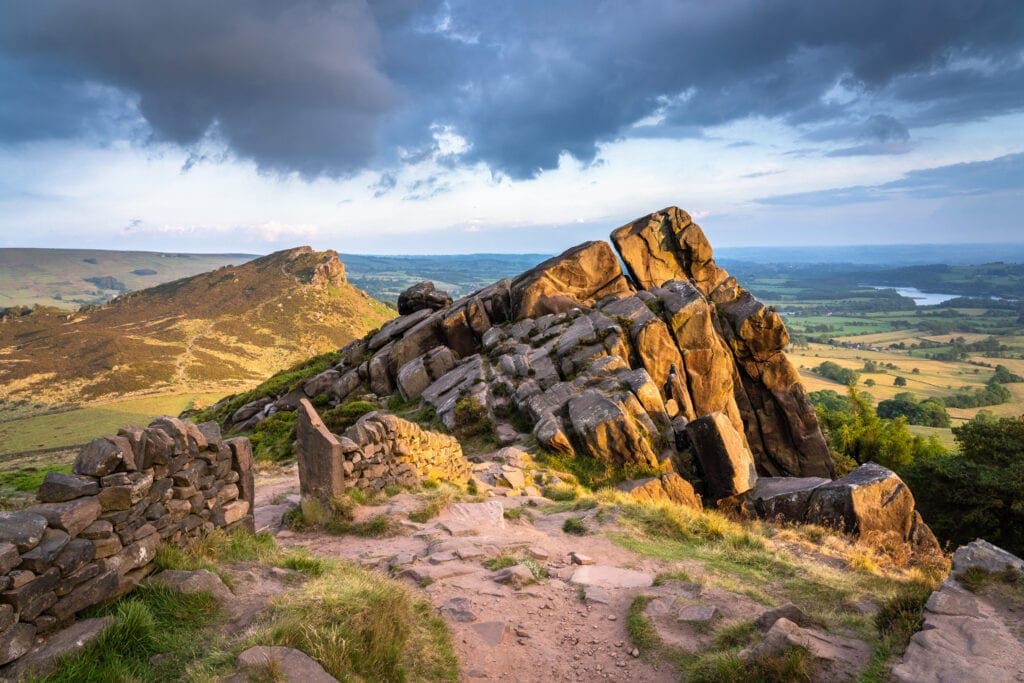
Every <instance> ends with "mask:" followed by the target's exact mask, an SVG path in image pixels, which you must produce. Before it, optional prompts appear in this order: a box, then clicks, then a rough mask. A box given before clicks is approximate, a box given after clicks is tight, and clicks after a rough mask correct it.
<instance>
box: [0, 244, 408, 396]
mask: <svg viewBox="0 0 1024 683" xmlns="http://www.w3.org/2000/svg"><path fill="white" fill-rule="evenodd" d="M317 268H320V269H321V270H320V271H317V270H316V269H317ZM325 268H326V269H328V270H329V273H328V272H325V271H324V269H325ZM316 272H320V273H321V274H320V275H314V273H316ZM392 315H393V312H392V311H390V310H389V309H388V308H387V307H385V306H384V305H383V304H380V303H379V302H377V301H375V300H373V299H371V298H370V297H369V296H367V295H366V294H365V293H363V292H361V291H359V290H358V289H356V288H355V287H353V286H351V285H349V284H347V283H346V282H345V281H344V277H343V275H342V269H341V266H340V264H338V262H337V260H336V256H335V255H333V252H328V253H323V254H317V253H315V252H309V251H303V250H292V251H290V252H280V253H278V254H272V255H270V256H267V257H263V258H261V259H258V260H256V261H252V262H250V263H247V264H244V265H242V266H236V267H225V268H221V269H218V270H215V271H213V272H210V273H204V274H202V275H198V276H194V277H191V278H187V279H183V280H178V281H175V282H170V283H165V284H162V285H159V286H157V287H153V288H150V289H146V290H142V291H138V292H132V293H129V294H127V295H125V296H122V297H119V298H118V299H116V300H114V301H113V302H111V303H109V304H105V305H103V306H100V307H95V308H91V309H84V310H83V311H80V312H78V313H75V314H59V313H56V312H47V311H37V312H35V313H32V314H30V315H25V316H19V317H16V318H14V319H12V320H9V321H7V322H5V323H3V324H0V401H7V402H8V404H10V403H14V402H18V401H28V402H31V403H33V404H40V403H42V404H51V405H52V404H61V403H73V402H82V401H95V400H98V399H102V398H105V397H112V396H123V395H126V394H131V393H133V392H140V391H146V392H152V391H165V392H167V391H181V390H182V389H192V390H196V389H202V390H209V389H210V388H212V387H215V386H224V387H227V386H232V387H239V386H243V387H244V386H251V385H252V384H255V383H256V382H258V381H259V380H261V379H263V378H264V377H266V376H268V375H270V374H272V373H273V372H274V371H276V370H278V369H280V368H282V367H287V366H289V365H291V364H293V363H294V362H296V361H298V360H303V359H305V358H307V357H308V356H309V355H311V354H312V353H318V352H322V351H327V350H333V349H337V348H338V347H340V346H342V345H344V344H345V343H346V342H348V341H350V340H351V339H354V338H357V337H361V336H362V335H363V334H365V333H366V332H367V331H369V330H370V329H373V328H376V327H379V326H380V325H381V324H382V323H383V322H384V321H385V320H387V319H388V318H390V317H391V316H392ZM7 408H8V409H9V408H10V406H9V405H8V406H7ZM3 409H4V406H3V405H2V404H0V412H3Z"/></svg>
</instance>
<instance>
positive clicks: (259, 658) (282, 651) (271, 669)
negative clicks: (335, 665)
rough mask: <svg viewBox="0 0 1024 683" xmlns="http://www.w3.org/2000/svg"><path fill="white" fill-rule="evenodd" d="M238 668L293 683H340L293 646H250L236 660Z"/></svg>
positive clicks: (254, 674) (255, 674) (257, 675)
mask: <svg viewBox="0 0 1024 683" xmlns="http://www.w3.org/2000/svg"><path fill="white" fill-rule="evenodd" d="M235 663H236V664H237V665H238V668H239V669H241V670H243V671H245V672H247V673H249V674H251V675H253V676H256V677H263V678H273V679H274V680H285V681H291V682H294V683H299V682H301V683H337V680H338V679H336V678H335V677H334V676H332V675H330V674H329V673H327V672H326V671H325V670H324V668H323V667H322V666H320V663H319V662H317V661H316V660H315V659H313V658H312V657H310V656H309V655H307V654H306V653H305V652H302V651H300V650H296V649H294V648H290V647H280V646H275V645H260V646H257V647H250V648H249V649H248V650H244V651H243V652H241V653H240V654H239V655H238V658H237V659H236V660H235Z"/></svg>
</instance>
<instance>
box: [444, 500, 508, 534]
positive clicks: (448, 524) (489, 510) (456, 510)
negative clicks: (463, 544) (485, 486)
mask: <svg viewBox="0 0 1024 683" xmlns="http://www.w3.org/2000/svg"><path fill="white" fill-rule="evenodd" d="M438 523H439V524H440V526H441V528H443V529H445V530H446V531H447V532H448V533H450V534H451V535H452V536H479V535H481V534H487V533H494V532H495V531H496V530H498V529H504V528H505V508H504V507H502V505H501V503H499V502H498V501H496V500H489V501H487V502H485V503H455V504H454V505H449V506H448V508H447V509H446V510H445V511H444V512H442V513H441V516H440V517H439V518H438Z"/></svg>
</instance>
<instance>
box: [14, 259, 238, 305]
mask: <svg viewBox="0 0 1024 683" xmlns="http://www.w3.org/2000/svg"><path fill="white" fill-rule="evenodd" d="M252 258H254V257H253V256H252V255H248V254H172V253H158V252H147V251H106V250H98V249H0V308H5V307H8V306H33V305H36V304H39V305H42V306H57V307H60V308H65V309H68V310H74V309H76V308H78V306H80V305H82V304H97V303H101V302H103V301H106V300H107V299H109V298H111V296H113V295H116V294H117V293H118V292H116V291H115V290H101V289H100V288H99V287H97V286H96V284H94V283H90V282H86V281H85V279H84V278H94V277H107V276H110V277H113V278H115V279H116V280H118V281H119V282H122V283H123V284H124V285H125V286H126V287H127V288H128V290H130V291H131V290H137V289H145V288H147V287H152V286H154V285H157V284H160V283H162V282H170V281H171V280H178V279H180V278H183V277H190V276H192V275H198V274H199V273H204V272H206V271H209V270H213V269H215V268H220V267H221V266H225V265H229V264H242V263H245V262H246V261H249V260H250V259H252ZM86 259H90V261H96V263H91V262H90V261H87V260H86ZM134 270H142V271H149V270H152V271H156V272H155V273H153V274H143V275H136V274H134V273H133V272H132V271H134ZM58 296H59V297H60V298H56V297H58Z"/></svg>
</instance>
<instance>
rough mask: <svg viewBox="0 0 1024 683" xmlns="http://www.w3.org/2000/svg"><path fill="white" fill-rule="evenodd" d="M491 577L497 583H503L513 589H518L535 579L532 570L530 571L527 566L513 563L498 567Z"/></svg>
mask: <svg viewBox="0 0 1024 683" xmlns="http://www.w3.org/2000/svg"><path fill="white" fill-rule="evenodd" d="M491 578H492V579H493V580H494V581H496V582H497V583H505V584H508V585H510V586H512V587H513V588H515V589H520V588H522V587H523V586H526V585H527V584H531V583H533V582H534V581H535V579H534V577H533V572H531V571H530V569H529V567H524V566H523V565H521V564H514V565H512V566H511V567H505V568H504V569H499V570H498V571H497V572H496V573H495V574H494V575H493V576H492V577H491Z"/></svg>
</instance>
